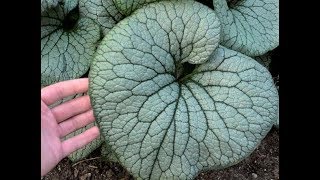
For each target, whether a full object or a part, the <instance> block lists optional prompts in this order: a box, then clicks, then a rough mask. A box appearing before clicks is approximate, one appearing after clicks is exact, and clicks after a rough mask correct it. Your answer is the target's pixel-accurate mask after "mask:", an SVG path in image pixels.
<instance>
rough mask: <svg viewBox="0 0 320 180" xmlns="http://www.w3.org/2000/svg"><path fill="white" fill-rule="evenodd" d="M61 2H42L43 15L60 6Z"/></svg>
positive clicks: (48, 0) (42, 0)
mask: <svg viewBox="0 0 320 180" xmlns="http://www.w3.org/2000/svg"><path fill="white" fill-rule="evenodd" d="M58 2H59V0H41V13H42V12H44V11H46V10H48V9H50V8H53V7H56V6H57V5H58Z"/></svg>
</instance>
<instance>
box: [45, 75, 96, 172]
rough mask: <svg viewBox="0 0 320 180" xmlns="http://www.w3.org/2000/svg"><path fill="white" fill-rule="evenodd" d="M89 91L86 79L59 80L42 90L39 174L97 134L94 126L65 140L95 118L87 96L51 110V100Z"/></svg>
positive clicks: (48, 169)
mask: <svg viewBox="0 0 320 180" xmlns="http://www.w3.org/2000/svg"><path fill="white" fill-rule="evenodd" d="M87 90H88V79H87V78H84V79H76V80H70V81H65V82H60V83H57V84H54V85H51V86H48V87H45V88H43V89H42V90H41V176H43V175H45V174H46V173H47V172H48V171H50V170H51V169H52V168H54V167H55V165H57V164H58V163H59V161H60V160H62V159H63V158H64V157H66V156H68V155H69V154H70V153H72V152H73V151H75V150H77V149H79V148H81V147H83V146H84V145H86V144H88V143H89V142H91V141H92V140H94V139H95V138H96V137H98V135H99V129H98V128H97V127H96V126H94V127H92V128H90V129H88V130H87V131H85V132H83V133H82V134H79V135H77V136H75V137H72V138H70V139H67V140H65V141H63V140H62V138H63V137H64V136H66V135H68V134H69V133H71V132H73V131H75V130H77V129H79V128H81V127H83V126H86V125H87V124H89V123H91V122H93V121H94V116H93V112H92V110H91V105H90V99H89V97H88V96H82V97H79V98H76V99H73V100H70V101H67V102H65V103H63V104H60V105H58V106H56V107H54V108H52V109H50V108H49V107H48V106H49V105H51V104H53V103H54V102H56V101H58V100H60V99H62V98H64V97H67V96H70V95H73V94H77V93H83V92H86V91H87Z"/></svg>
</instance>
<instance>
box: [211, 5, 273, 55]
mask: <svg viewBox="0 0 320 180" xmlns="http://www.w3.org/2000/svg"><path fill="white" fill-rule="evenodd" d="M213 6H214V11H215V12H216V13H217V16H218V17H219V19H220V21H221V30H222V31H221V44H222V45H224V46H226V47H228V48H230V49H233V50H236V51H239V52H241V53H243V54H246V55H248V56H251V57H253V56H260V55H263V54H265V53H266V52H268V51H270V50H272V49H274V48H276V47H277V46H278V45H279V0H236V1H234V0H231V1H226V0H213Z"/></svg>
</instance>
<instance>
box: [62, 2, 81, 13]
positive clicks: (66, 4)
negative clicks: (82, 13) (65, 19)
mask: <svg viewBox="0 0 320 180" xmlns="http://www.w3.org/2000/svg"><path fill="white" fill-rule="evenodd" d="M78 3H79V0H64V9H65V12H70V11H71V10H73V9H74V8H75V7H77V5H78Z"/></svg>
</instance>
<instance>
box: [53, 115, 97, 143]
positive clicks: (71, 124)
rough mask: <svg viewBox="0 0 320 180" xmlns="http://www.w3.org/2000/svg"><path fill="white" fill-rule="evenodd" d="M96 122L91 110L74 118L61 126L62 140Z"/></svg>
mask: <svg viewBox="0 0 320 180" xmlns="http://www.w3.org/2000/svg"><path fill="white" fill-rule="evenodd" d="M92 122H94V116H93V111H92V110H89V111H87V112H85V113H82V114H79V115H77V116H74V117H72V118H70V119H68V120H66V121H64V122H62V123H60V124H59V128H60V130H59V134H60V138H62V137H64V136H66V135H68V134H69V133H71V132H73V131H75V130H77V129H80V128H82V127H84V126H86V125H88V124H90V123H92Z"/></svg>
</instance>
